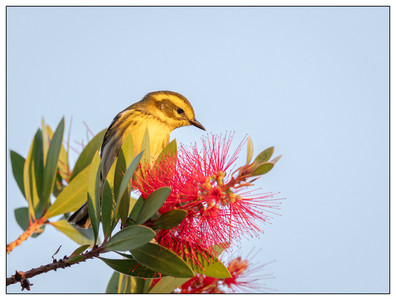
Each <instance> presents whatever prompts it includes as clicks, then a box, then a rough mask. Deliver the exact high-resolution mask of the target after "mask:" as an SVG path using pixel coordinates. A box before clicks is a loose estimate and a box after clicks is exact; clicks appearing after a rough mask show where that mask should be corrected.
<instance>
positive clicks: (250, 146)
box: [246, 136, 253, 165]
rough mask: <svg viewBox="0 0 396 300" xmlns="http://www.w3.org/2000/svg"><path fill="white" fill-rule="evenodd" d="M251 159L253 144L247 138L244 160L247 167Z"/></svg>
mask: <svg viewBox="0 0 396 300" xmlns="http://www.w3.org/2000/svg"><path fill="white" fill-rule="evenodd" d="M252 157H253V142H252V139H251V138H250V136H248V141H247V158H246V164H247V165H248V164H249V163H250V161H251V160H252Z"/></svg>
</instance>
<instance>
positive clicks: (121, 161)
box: [114, 134, 134, 226]
mask: <svg viewBox="0 0 396 300" xmlns="http://www.w3.org/2000/svg"><path fill="white" fill-rule="evenodd" d="M133 153H134V150H133V138H132V135H131V134H128V135H127V137H126V138H125V139H124V141H123V144H122V147H121V150H120V153H119V155H118V158H117V164H116V170H115V174H114V194H115V195H118V193H119V188H121V182H122V179H123V177H124V174H126V167H127V166H129V165H130V164H131V163H132V161H133V158H134V157H133ZM129 202H130V194H129V192H128V189H126V190H125V191H124V192H123V194H122V196H121V199H120V201H119V206H118V213H119V216H120V218H121V223H122V225H123V226H125V225H126V222H127V217H128V212H129Z"/></svg>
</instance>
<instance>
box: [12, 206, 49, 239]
mask: <svg viewBox="0 0 396 300" xmlns="http://www.w3.org/2000/svg"><path fill="white" fill-rule="evenodd" d="M14 215H15V219H16V221H17V223H18V225H19V226H20V227H21V228H22V230H23V231H25V230H26V229H28V228H29V208H27V207H19V208H17V209H15V210H14ZM44 228H45V225H42V226H41V227H40V228H39V229H38V230H37V231H36V232H35V233H33V234H32V237H33V238H35V237H38V236H39V235H40V234H41V233H43V231H44Z"/></svg>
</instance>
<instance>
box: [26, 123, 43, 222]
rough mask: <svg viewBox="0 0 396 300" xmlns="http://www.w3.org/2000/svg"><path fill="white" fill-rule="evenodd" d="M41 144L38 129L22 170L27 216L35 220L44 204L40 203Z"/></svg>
mask: <svg viewBox="0 0 396 300" xmlns="http://www.w3.org/2000/svg"><path fill="white" fill-rule="evenodd" d="M43 173H44V163H43V143H42V135H41V130H40V129H38V130H37V131H36V134H35V136H34V138H33V141H32V144H31V146H30V150H29V153H28V156H27V158H26V160H25V165H24V168H23V185H24V188H25V196H26V200H27V201H28V203H29V214H30V215H31V216H32V217H33V218H35V217H36V215H37V216H39V217H40V216H41V213H42V211H43V209H44V203H43V201H41V199H42V198H43V197H42V187H43V186H42V184H43Z"/></svg>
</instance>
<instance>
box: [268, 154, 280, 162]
mask: <svg viewBox="0 0 396 300" xmlns="http://www.w3.org/2000/svg"><path fill="white" fill-rule="evenodd" d="M281 158H282V155H279V156H277V157H275V158H274V159H272V160H271V161H270V162H272V163H273V164H276V163H277V162H278V161H279V160H280V159H281Z"/></svg>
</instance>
